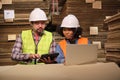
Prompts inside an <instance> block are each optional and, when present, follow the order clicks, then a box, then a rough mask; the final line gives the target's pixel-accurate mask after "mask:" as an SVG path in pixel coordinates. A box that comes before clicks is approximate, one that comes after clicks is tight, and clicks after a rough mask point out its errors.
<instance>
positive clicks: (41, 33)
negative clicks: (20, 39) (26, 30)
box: [33, 29, 44, 36]
mask: <svg viewBox="0 0 120 80" xmlns="http://www.w3.org/2000/svg"><path fill="white" fill-rule="evenodd" d="M33 30H34V32H35V33H37V34H38V35H39V36H41V35H43V33H44V30H42V31H39V29H37V30H35V29H33Z"/></svg>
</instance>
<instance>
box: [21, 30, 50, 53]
mask: <svg viewBox="0 0 120 80" xmlns="http://www.w3.org/2000/svg"><path fill="white" fill-rule="evenodd" d="M22 41H23V46H22V50H23V53H26V54H27V53H31V54H35V48H36V44H35V42H34V40H33V35H32V31H31V30H27V31H22ZM51 42H52V33H50V32H48V31H44V35H43V36H42V37H41V39H40V41H39V43H38V46H37V51H38V52H37V53H38V54H40V55H41V54H46V53H48V52H49V48H50V45H51Z"/></svg>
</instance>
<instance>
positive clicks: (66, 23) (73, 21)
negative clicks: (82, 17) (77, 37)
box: [61, 14, 80, 28]
mask: <svg viewBox="0 0 120 80" xmlns="http://www.w3.org/2000/svg"><path fill="white" fill-rule="evenodd" d="M61 27H66V28H78V27H80V25H79V21H78V19H77V18H76V16H74V15H72V14H69V15H67V16H66V17H65V18H64V19H63V21H62V24H61Z"/></svg>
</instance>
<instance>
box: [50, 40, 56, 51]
mask: <svg viewBox="0 0 120 80" xmlns="http://www.w3.org/2000/svg"><path fill="white" fill-rule="evenodd" d="M55 48H56V42H55V40H54V39H53V40H52V43H51V45H50V50H49V53H55Z"/></svg>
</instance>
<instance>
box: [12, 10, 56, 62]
mask: <svg viewBox="0 0 120 80" xmlns="http://www.w3.org/2000/svg"><path fill="white" fill-rule="evenodd" d="M46 21H47V16H46V14H45V12H44V11H43V10H41V9H40V8H35V9H34V10H33V11H32V12H31V13H30V17H29V22H30V23H31V25H32V27H33V28H32V30H25V31H22V33H21V34H20V35H19V36H18V38H17V39H16V42H15V44H14V46H13V49H12V55H11V57H12V59H13V60H16V61H20V63H26V64H27V63H34V64H36V63H37V62H42V63H46V64H50V63H55V62H56V61H55V60H51V59H50V57H48V58H44V59H40V56H41V55H42V54H46V53H54V52H55V46H56V43H55V41H54V40H53V37H52V33H51V32H48V31H46V30H44V29H45V27H46Z"/></svg>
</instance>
